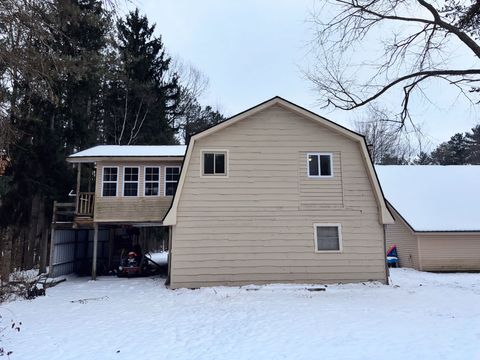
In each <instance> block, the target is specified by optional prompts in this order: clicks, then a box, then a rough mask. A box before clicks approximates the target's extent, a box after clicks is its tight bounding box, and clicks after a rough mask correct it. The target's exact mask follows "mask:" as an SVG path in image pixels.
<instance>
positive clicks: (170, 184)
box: [165, 166, 180, 196]
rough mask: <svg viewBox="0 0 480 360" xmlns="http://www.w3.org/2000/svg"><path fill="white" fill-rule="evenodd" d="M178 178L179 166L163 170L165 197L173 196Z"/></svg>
mask: <svg viewBox="0 0 480 360" xmlns="http://www.w3.org/2000/svg"><path fill="white" fill-rule="evenodd" d="M179 178H180V167H179V166H167V167H166V168H165V196H173V195H175V191H176V190H177V185H178V179H179Z"/></svg>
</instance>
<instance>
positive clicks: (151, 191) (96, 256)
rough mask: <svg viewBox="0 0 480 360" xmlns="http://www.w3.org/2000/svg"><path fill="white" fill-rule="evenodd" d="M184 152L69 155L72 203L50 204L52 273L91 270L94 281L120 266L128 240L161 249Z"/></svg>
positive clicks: (101, 150) (110, 150)
mask: <svg viewBox="0 0 480 360" xmlns="http://www.w3.org/2000/svg"><path fill="white" fill-rule="evenodd" d="M185 149H186V146H183V145H173V146H121V145H101V146H95V147H93V148H90V149H86V150H84V151H80V152H77V153H75V154H73V155H71V156H69V157H68V158H67V161H68V162H69V163H71V164H73V165H74V166H75V167H76V169H77V185H76V190H75V192H74V193H73V194H71V195H72V197H73V198H74V199H75V202H73V203H55V204H54V214H53V222H52V235H51V252H50V264H51V266H50V274H51V275H53V276H58V275H63V274H67V273H70V272H77V273H88V272H89V271H90V270H89V269H90V268H91V270H92V277H93V278H95V277H96V274H97V272H100V273H105V271H102V270H106V269H111V268H112V267H114V265H115V264H118V261H119V250H120V249H122V248H128V247H129V243H131V242H132V241H136V242H139V241H140V242H142V243H143V245H144V246H143V247H148V248H150V249H152V248H154V249H155V248H157V249H158V248H162V249H165V248H166V247H167V246H166V245H168V232H167V231H163V230H165V228H164V227H163V224H162V219H163V217H164V216H165V214H166V212H167V210H168V209H169V207H170V204H171V202H172V199H173V194H174V193H175V190H176V188H177V183H178V178H179V174H180V169H181V165H182V162H183V156H184V154H185ZM155 230H156V231H155ZM142 235H143V236H142ZM165 237H166V238H165ZM159 241H161V242H163V243H162V244H161V245H160V244H159V243H158V242H159ZM97 262H98V264H97Z"/></svg>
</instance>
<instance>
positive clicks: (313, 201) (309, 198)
mask: <svg viewBox="0 0 480 360" xmlns="http://www.w3.org/2000/svg"><path fill="white" fill-rule="evenodd" d="M309 153H315V151H311V152H309V151H299V152H298V159H297V163H298V172H299V174H298V180H299V195H300V196H299V199H300V209H301V210H308V209H318V208H325V207H326V206H328V207H343V186H342V160H341V153H340V151H335V152H331V154H332V171H333V177H323V178H322V177H320V178H315V177H308V163H307V155H308V154H309Z"/></svg>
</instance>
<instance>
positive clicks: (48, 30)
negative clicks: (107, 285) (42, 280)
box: [0, 0, 105, 268]
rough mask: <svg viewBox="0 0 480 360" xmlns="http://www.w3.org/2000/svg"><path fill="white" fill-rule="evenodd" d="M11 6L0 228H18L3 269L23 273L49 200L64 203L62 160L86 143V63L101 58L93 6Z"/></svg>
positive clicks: (91, 76) (6, 30) (100, 14)
mask: <svg viewBox="0 0 480 360" xmlns="http://www.w3.org/2000/svg"><path fill="white" fill-rule="evenodd" d="M13 3H14V1H12V2H11V4H10V5H12V4H13ZM16 5H18V7H16V8H15V11H16V13H13V15H11V17H10V18H5V19H3V20H6V21H7V22H8V23H7V25H6V26H5V27H1V28H0V32H1V34H2V35H3V36H4V38H7V39H10V42H9V43H8V46H7V47H6V48H3V49H1V51H2V55H3V56H2V59H4V60H5V59H6V61H5V67H6V68H7V72H6V75H5V76H4V77H3V79H2V80H4V81H5V82H7V83H9V84H10V86H9V93H8V94H7V100H6V101H7V104H8V105H7V109H8V115H7V118H8V122H9V126H11V127H12V128H14V131H15V133H16V134H17V136H16V138H15V140H14V141H13V143H12V144H11V145H10V146H9V147H8V148H9V151H8V156H9V158H10V161H9V165H8V167H7V169H6V175H8V176H9V177H10V179H11V180H10V182H9V184H8V186H7V190H6V192H5V194H4V195H3V197H2V199H1V200H2V201H1V208H0V221H1V225H2V226H3V227H5V226H10V227H12V226H15V228H16V229H18V231H17V230H15V231H14V232H13V233H15V234H16V235H15V236H14V237H12V238H10V240H8V241H11V242H13V246H12V247H13V248H15V249H17V250H16V251H15V252H14V254H12V258H13V264H14V265H11V266H17V265H18V266H21V267H24V268H31V267H32V266H33V265H34V264H35V263H38V261H39V256H40V254H41V253H42V251H41V247H42V246H46V240H47V239H46V231H44V229H45V228H46V227H47V226H48V224H49V220H48V217H49V216H50V214H51V204H52V201H53V200H54V199H55V200H62V199H64V198H65V197H66V195H67V194H68V191H69V190H70V189H71V187H72V184H73V176H72V175H73V174H72V173H71V170H70V167H68V166H67V164H66V162H65V155H67V154H68V153H70V152H71V151H72V149H74V148H79V147H82V146H87V144H91V143H93V142H94V141H92V140H91V139H92V136H93V137H94V136H95V135H94V134H95V129H94V126H90V125H89V122H90V121H91V119H90V118H89V117H88V108H89V106H90V105H89V104H91V101H89V100H88V99H94V98H95V97H96V95H97V94H96V90H95V89H94V86H93V83H95V82H96V81H97V78H95V71H94V70H93V68H92V65H91V64H98V63H100V62H101V60H98V61H96V60H95V58H98V57H101V53H100V52H101V48H102V45H101V43H102V42H103V41H104V39H103V34H104V32H105V30H104V27H105V20H104V17H105V12H104V10H103V9H102V6H101V3H100V2H99V1H95V0H67V1H63V0H51V1H42V2H40V1H32V2H29V3H28V6H26V7H25V4H24V2H18V3H17V4H16ZM17 18H21V19H22V21H23V22H22V23H20V24H22V26H23V27H22V26H20V25H19V23H18V22H16V19H17ZM12 31H13V32H12ZM99 44H100V45H99ZM90 60H92V62H90ZM93 66H95V65H93ZM23 239H25V240H23ZM18 254H19V255H18ZM17 257H19V258H20V261H21V262H20V263H18V261H17V260H18V259H17ZM9 260H12V259H9ZM5 261H6V262H7V260H6V259H5Z"/></svg>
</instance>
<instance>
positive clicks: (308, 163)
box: [307, 152, 333, 179]
mask: <svg viewBox="0 0 480 360" xmlns="http://www.w3.org/2000/svg"><path fill="white" fill-rule="evenodd" d="M311 155H316V156H318V173H319V174H318V175H310V162H309V160H310V156H311ZM321 155H323V156H325V155H327V156H329V157H330V175H322V174H321V172H322V170H321V167H320V156H321ZM307 175H308V177H309V178H314V179H319V178H327V179H328V178H332V177H333V153H326V152H311V153H307Z"/></svg>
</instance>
